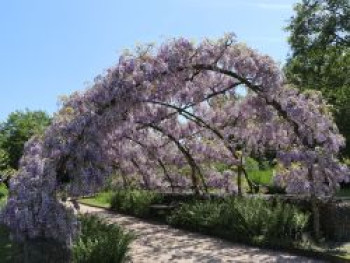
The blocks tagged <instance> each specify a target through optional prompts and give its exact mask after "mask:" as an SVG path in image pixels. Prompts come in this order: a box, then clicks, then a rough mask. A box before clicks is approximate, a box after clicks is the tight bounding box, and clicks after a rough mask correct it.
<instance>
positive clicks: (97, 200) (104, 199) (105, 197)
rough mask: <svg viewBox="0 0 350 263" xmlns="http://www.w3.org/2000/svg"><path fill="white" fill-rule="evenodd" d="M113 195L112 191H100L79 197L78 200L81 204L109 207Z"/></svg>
mask: <svg viewBox="0 0 350 263" xmlns="http://www.w3.org/2000/svg"><path fill="white" fill-rule="evenodd" d="M113 195H114V193H113V192H102V193H99V194H97V195H96V196H93V197H89V198H84V199H81V200H80V202H81V203H82V204H87V205H92V206H99V207H104V208H110V206H111V201H112V197H113Z"/></svg>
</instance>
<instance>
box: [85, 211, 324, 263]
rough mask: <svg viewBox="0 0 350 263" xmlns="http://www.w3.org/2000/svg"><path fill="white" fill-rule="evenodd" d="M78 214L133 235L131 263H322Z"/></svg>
mask: <svg viewBox="0 0 350 263" xmlns="http://www.w3.org/2000/svg"><path fill="white" fill-rule="evenodd" d="M80 212H81V213H89V214H96V215H98V216H100V217H103V218H105V219H106V220H108V221H109V222H113V223H117V224H118V225H120V226H122V227H123V228H125V229H126V230H131V231H133V232H134V233H135V235H136V237H137V238H136V240H135V241H134V242H133V243H132V244H131V250H130V256H131V262H135V263H143V262H145V263H146V262H147V263H149V262H159V263H162V262H164V263H166V262H181V263H182V262H183V263H185V262H203V263H206V262H211V263H220V262H298V263H299V262H301V263H302V262H309V263H313V262H322V261H318V260H315V259H309V258H306V257H300V256H295V255H291V254H288V253H285V252H278V251H272V250H267V249H261V248H255V247H249V246H245V245H239V244H233V243H230V242H227V241H224V240H220V239H216V238H212V237H207V236H204V235H201V234H196V233H190V232H187V231H183V230H179V229H174V228H172V227H169V226H167V225H162V224H155V223H149V222H145V221H142V220H140V219H137V218H134V217H130V216H125V215H120V214H115V213H112V212H110V211H108V210H105V209H102V208H97V207H90V206H86V205H82V204H80Z"/></svg>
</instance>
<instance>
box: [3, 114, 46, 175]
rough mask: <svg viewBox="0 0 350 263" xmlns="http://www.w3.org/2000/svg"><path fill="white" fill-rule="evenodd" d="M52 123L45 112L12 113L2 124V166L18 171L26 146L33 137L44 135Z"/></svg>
mask: <svg viewBox="0 0 350 263" xmlns="http://www.w3.org/2000/svg"><path fill="white" fill-rule="evenodd" d="M50 122H51V117H50V116H48V114H47V113H45V112H43V111H29V110H26V111H15V112H13V113H11V114H10V115H9V116H8V118H7V120H6V121H5V122H3V123H0V149H1V151H2V152H4V153H3V154H1V156H0V158H1V161H0V162H1V166H7V168H12V169H17V168H18V165H19V160H20V158H21V156H22V153H23V148H24V144H25V143H26V142H27V141H28V139H29V138H31V137H32V136H33V135H36V134H37V135H38V134H42V133H43V132H44V130H45V128H46V127H47V126H48V125H49V124H50ZM2 157H3V158H2ZM4 162H6V165H5V163H4ZM4 168H5V167H4Z"/></svg>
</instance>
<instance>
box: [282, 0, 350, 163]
mask: <svg viewBox="0 0 350 263" xmlns="http://www.w3.org/2000/svg"><path fill="white" fill-rule="evenodd" d="M294 11H295V15H294V16H293V17H292V18H291V20H290V23H289V26H288V27H287V28H286V29H287V31H289V33H290V36H289V44H290V46H291V55H290V57H289V59H288V61H287V64H286V66H285V73H286V76H287V79H288V81H289V82H291V83H293V84H295V85H296V86H297V87H299V88H300V89H302V90H306V89H316V90H320V91H322V93H323V95H324V97H325V98H326V99H327V100H328V102H329V103H330V104H332V105H334V107H335V109H334V113H335V118H336V123H337V126H338V127H339V129H340V132H341V133H342V134H343V135H344V136H345V137H346V141H347V147H346V149H345V150H344V153H345V154H346V155H348V156H349V155H350V77H349V76H350V2H349V1H348V0H302V1H301V2H300V3H298V4H297V5H295V7H294Z"/></svg>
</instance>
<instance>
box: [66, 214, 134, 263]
mask: <svg viewBox="0 0 350 263" xmlns="http://www.w3.org/2000/svg"><path fill="white" fill-rule="evenodd" d="M80 222H81V236H80V238H79V239H78V240H77V241H76V242H75V244H74V246H73V262H74V263H90V262H91V263H95V262H100V263H120V262H126V260H127V253H128V251H129V245H130V243H131V242H132V241H133V239H134V237H133V235H132V234H130V233H126V232H124V231H123V230H122V229H121V228H120V227H119V226H117V225H115V224H107V223H106V222H104V221H102V219H100V218H98V217H97V216H91V215H89V216H87V215H84V216H81V217H80Z"/></svg>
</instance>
